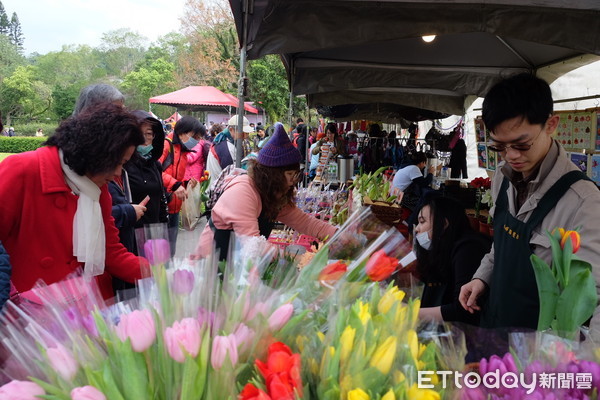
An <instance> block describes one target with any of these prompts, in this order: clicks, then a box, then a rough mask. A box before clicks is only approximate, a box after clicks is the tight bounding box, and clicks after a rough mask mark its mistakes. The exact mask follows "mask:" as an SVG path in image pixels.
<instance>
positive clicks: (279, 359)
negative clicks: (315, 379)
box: [256, 342, 302, 400]
mask: <svg viewBox="0 0 600 400" xmlns="http://www.w3.org/2000/svg"><path fill="white" fill-rule="evenodd" d="M256 366H257V367H258V370H259V371H260V373H261V374H262V376H263V377H264V378H265V380H266V382H267V388H268V390H269V394H270V395H271V397H273V398H274V399H288V398H289V399H291V400H293V399H295V393H298V395H299V396H300V397H302V379H301V377H300V369H301V362H300V354H295V353H292V350H290V348H289V347H288V346H286V345H285V344H283V343H281V342H275V343H273V344H272V345H270V346H269V351H268V356H267V363H266V364H265V363H264V362H262V361H261V360H256Z"/></svg>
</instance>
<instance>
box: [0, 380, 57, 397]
mask: <svg viewBox="0 0 600 400" xmlns="http://www.w3.org/2000/svg"><path fill="white" fill-rule="evenodd" d="M45 394H46V392H45V391H44V389H42V388H41V387H40V386H39V385H38V384H37V383H33V382H29V381H10V382H8V383H7V384H6V385H4V386H0V399H15V400H39V397H38V396H44V395H45Z"/></svg>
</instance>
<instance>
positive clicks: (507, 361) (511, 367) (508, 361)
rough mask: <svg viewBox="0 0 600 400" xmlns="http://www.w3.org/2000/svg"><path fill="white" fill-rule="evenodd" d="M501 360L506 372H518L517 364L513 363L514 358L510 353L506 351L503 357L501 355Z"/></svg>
mask: <svg viewBox="0 0 600 400" xmlns="http://www.w3.org/2000/svg"><path fill="white" fill-rule="evenodd" d="M502 361H503V362H504V365H505V366H506V370H507V371H508V372H514V373H515V374H517V373H519V370H518V368H517V365H516V364H515V359H514V358H513V356H512V354H511V353H506V354H505V355H504V357H502Z"/></svg>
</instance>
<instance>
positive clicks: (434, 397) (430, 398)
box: [406, 383, 440, 400]
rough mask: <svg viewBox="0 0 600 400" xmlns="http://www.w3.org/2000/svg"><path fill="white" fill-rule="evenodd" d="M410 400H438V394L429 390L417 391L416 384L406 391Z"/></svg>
mask: <svg viewBox="0 0 600 400" xmlns="http://www.w3.org/2000/svg"><path fill="white" fill-rule="evenodd" d="M406 397H408V398H409V399H411V400H440V394H439V393H438V392H436V391H435V390H431V389H419V387H418V386H417V384H416V383H413V385H412V386H411V387H410V389H408V393H407V396H406Z"/></svg>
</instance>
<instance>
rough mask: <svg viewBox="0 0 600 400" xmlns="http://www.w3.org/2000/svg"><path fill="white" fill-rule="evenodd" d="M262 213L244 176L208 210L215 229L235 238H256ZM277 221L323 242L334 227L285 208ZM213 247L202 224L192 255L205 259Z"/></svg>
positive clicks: (255, 192)
mask: <svg viewBox="0 0 600 400" xmlns="http://www.w3.org/2000/svg"><path fill="white" fill-rule="evenodd" d="M261 211H262V202H261V200H260V194H259V193H258V191H257V190H256V187H255V186H254V182H252V179H251V178H250V177H249V176H248V175H241V176H238V177H237V178H235V179H234V180H233V181H232V182H231V184H230V185H229V187H228V188H227V190H225V191H224V192H223V194H222V195H221V197H220V198H219V201H217V204H216V205H215V207H214V208H213V210H212V219H213V223H214V224H215V227H217V228H218V229H233V230H234V231H235V233H237V234H238V235H246V236H259V235H260V233H259V229H258V216H259V215H260V213H261ZM277 220H279V221H281V222H283V223H284V224H286V225H287V226H289V227H290V228H292V229H295V230H296V231H298V232H300V233H304V234H307V235H311V236H316V237H318V238H321V239H324V238H326V237H331V236H333V234H334V233H335V231H336V229H337V228H336V227H334V226H333V225H330V224H328V223H327V222H323V221H321V220H319V219H316V218H313V217H311V216H309V215H308V214H306V213H304V212H302V211H301V210H300V209H299V208H298V207H296V206H286V207H285V208H284V209H283V210H281V212H280V213H279V215H278V216H277ZM212 246H213V232H212V230H211V229H210V226H208V224H206V226H205V227H204V230H203V231H202V234H201V235H200V241H199V242H198V247H197V248H196V252H195V253H196V255H197V256H199V257H205V256H206V255H208V254H209V253H210V251H211V249H212Z"/></svg>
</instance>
